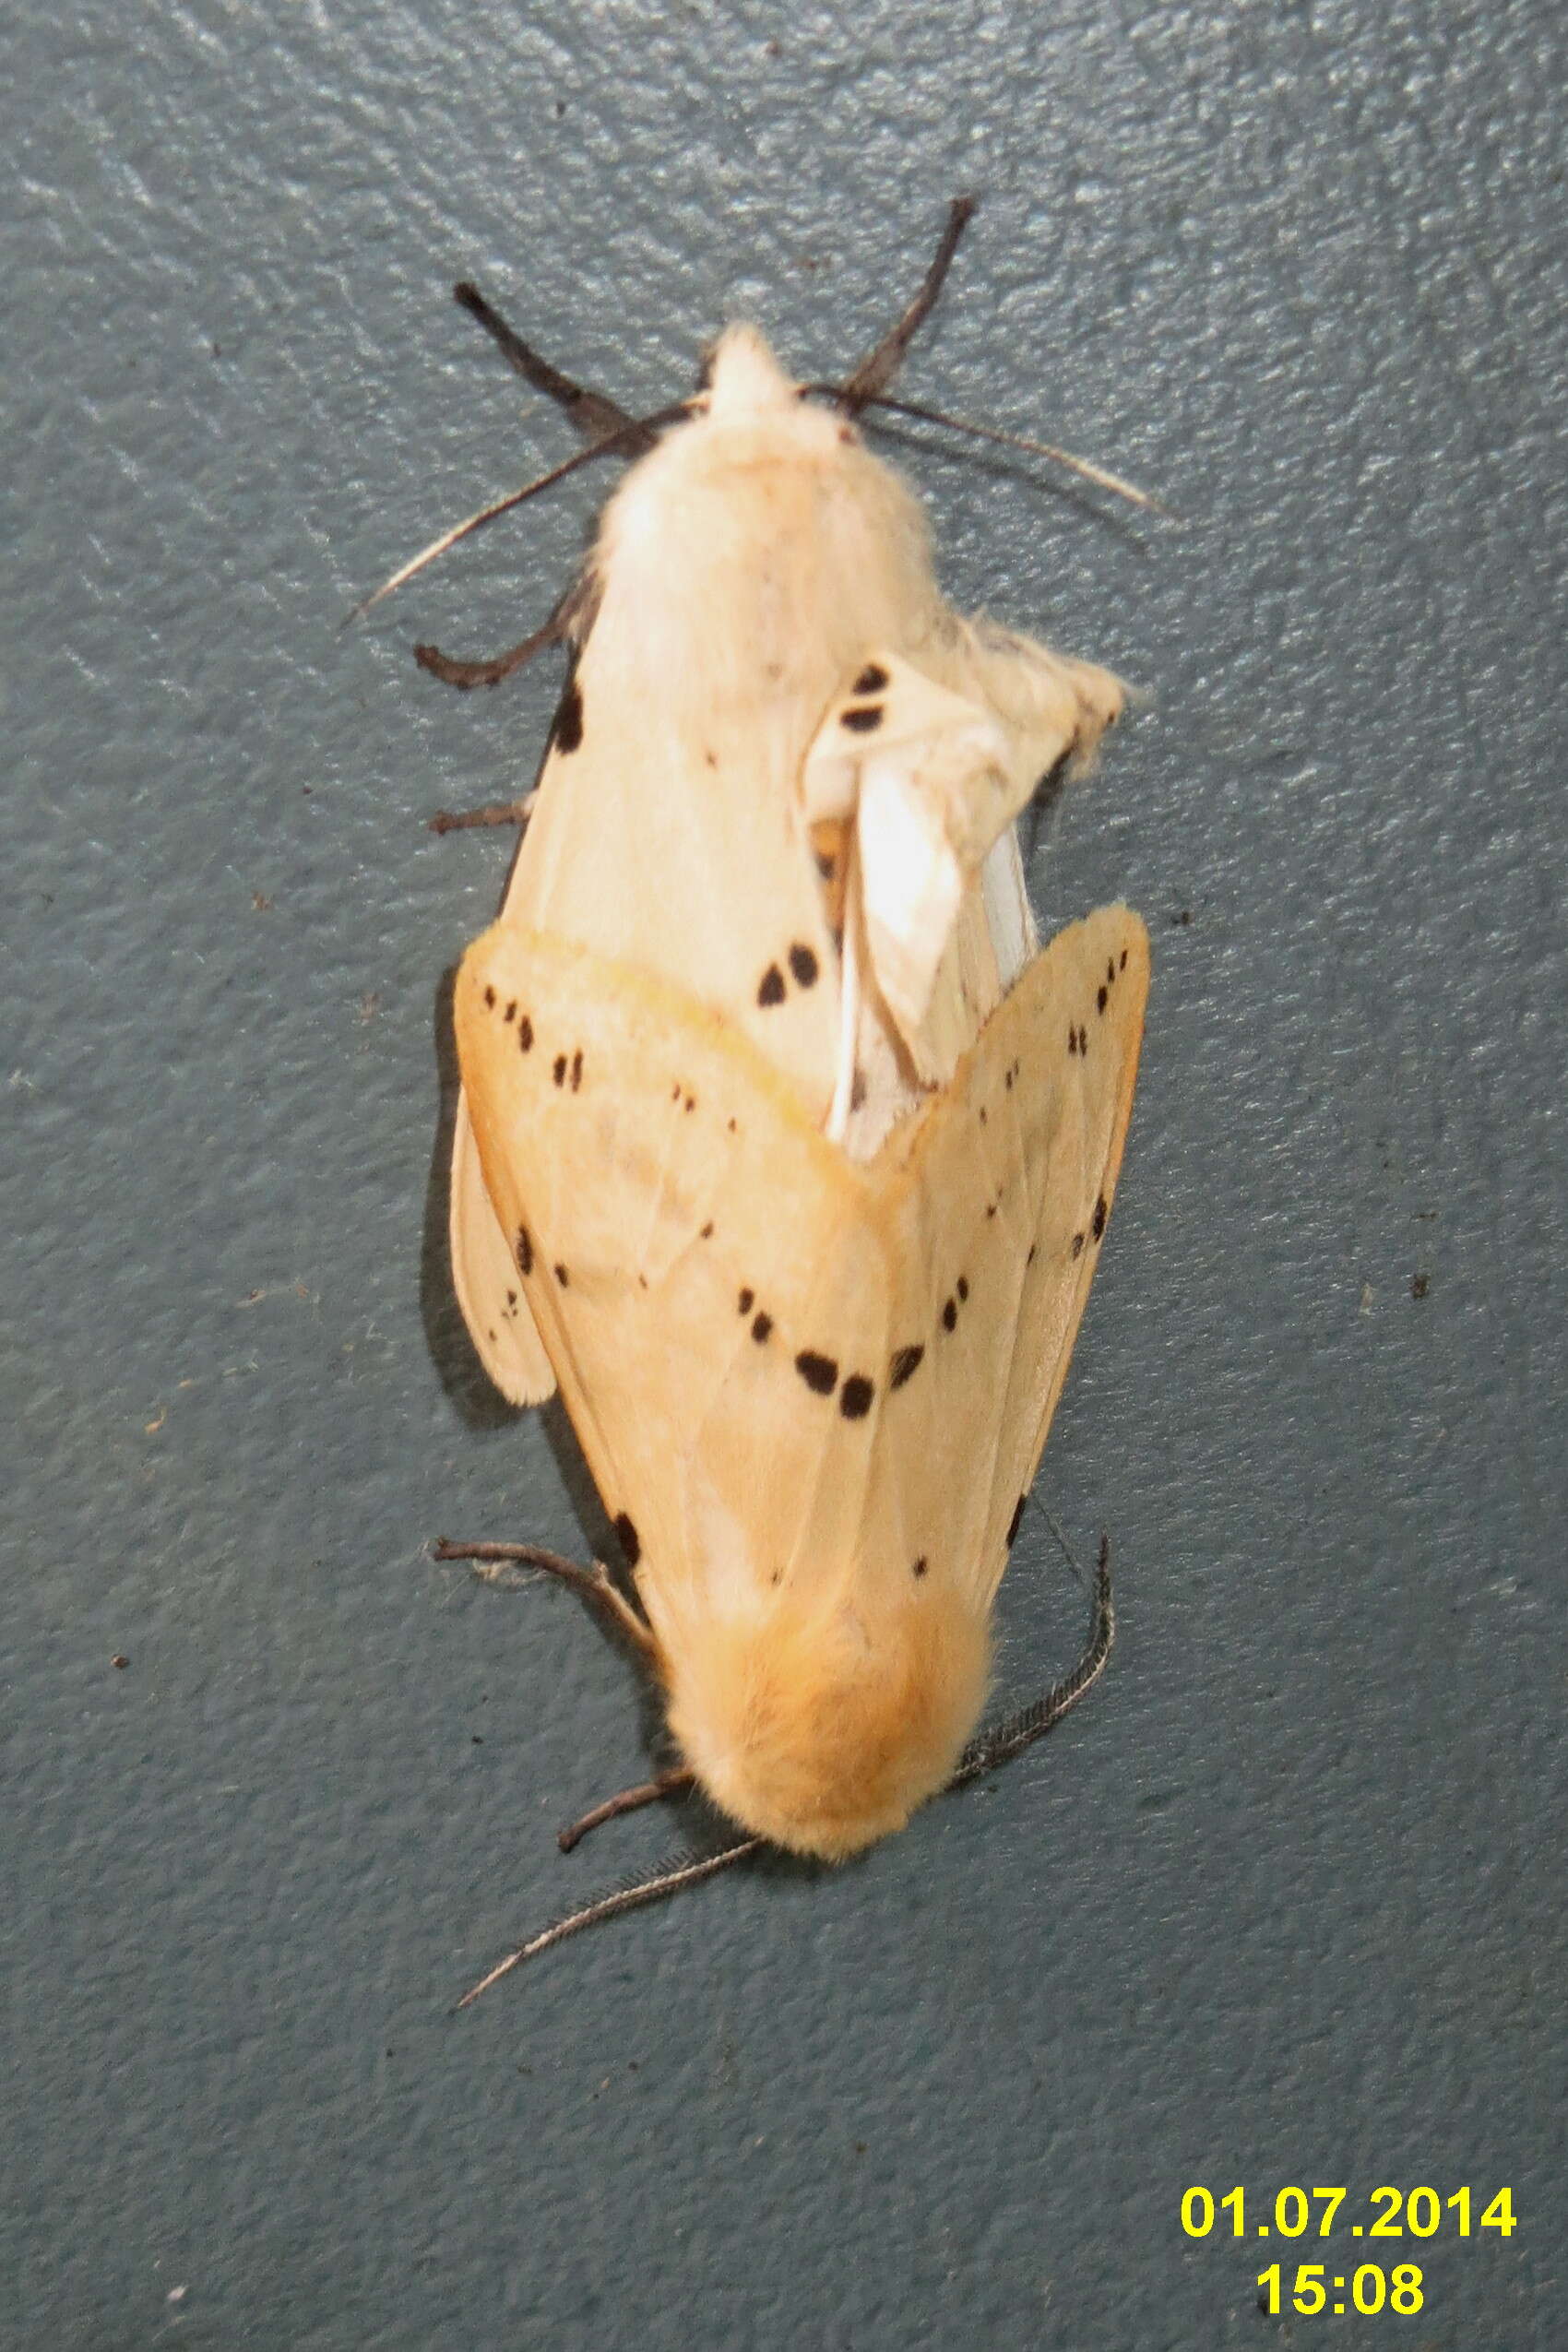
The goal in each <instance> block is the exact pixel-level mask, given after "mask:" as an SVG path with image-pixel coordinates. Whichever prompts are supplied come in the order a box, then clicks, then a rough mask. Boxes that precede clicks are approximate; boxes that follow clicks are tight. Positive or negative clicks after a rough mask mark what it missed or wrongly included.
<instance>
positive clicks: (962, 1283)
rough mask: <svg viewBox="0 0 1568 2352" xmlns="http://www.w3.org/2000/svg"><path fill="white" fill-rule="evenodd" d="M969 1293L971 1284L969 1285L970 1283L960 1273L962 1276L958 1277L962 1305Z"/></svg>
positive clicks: (959, 1301) (960, 1303) (959, 1300)
mask: <svg viewBox="0 0 1568 2352" xmlns="http://www.w3.org/2000/svg"><path fill="white" fill-rule="evenodd" d="M968 1295H969V1286H968V1282H967V1281H966V1280H965V1278H964V1277H963V1276H962V1275H960V1276H959V1277H958V1303H959V1305H960V1306H961V1305H962V1304H963V1302H964V1301H965V1300H966V1299H967V1298H968Z"/></svg>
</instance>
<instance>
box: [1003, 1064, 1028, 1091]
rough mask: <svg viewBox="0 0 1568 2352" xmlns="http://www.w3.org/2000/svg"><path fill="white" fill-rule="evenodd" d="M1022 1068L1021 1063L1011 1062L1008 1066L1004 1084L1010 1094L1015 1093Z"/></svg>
mask: <svg viewBox="0 0 1568 2352" xmlns="http://www.w3.org/2000/svg"><path fill="white" fill-rule="evenodd" d="M1022 1067H1023V1064H1022V1063H1021V1062H1009V1063H1008V1064H1007V1070H1006V1075H1004V1079H1003V1082H1002V1083H1003V1085H1004V1087H1006V1089H1007V1092H1008V1093H1009V1094H1011V1093H1012V1091H1013V1087H1014V1085H1015V1083H1016V1079H1017V1075H1018V1073H1019V1071H1020V1070H1021V1069H1022Z"/></svg>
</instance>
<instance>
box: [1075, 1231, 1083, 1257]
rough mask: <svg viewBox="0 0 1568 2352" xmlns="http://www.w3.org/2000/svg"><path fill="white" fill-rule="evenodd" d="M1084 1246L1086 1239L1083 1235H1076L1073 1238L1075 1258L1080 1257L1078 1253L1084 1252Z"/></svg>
mask: <svg viewBox="0 0 1568 2352" xmlns="http://www.w3.org/2000/svg"><path fill="white" fill-rule="evenodd" d="M1083 1246H1084V1237H1083V1235H1082V1234H1081V1233H1075V1234H1074V1236H1073V1255H1074V1256H1075V1257H1076V1256H1077V1255H1078V1253H1079V1252H1080V1251H1081V1250H1082V1248H1083Z"/></svg>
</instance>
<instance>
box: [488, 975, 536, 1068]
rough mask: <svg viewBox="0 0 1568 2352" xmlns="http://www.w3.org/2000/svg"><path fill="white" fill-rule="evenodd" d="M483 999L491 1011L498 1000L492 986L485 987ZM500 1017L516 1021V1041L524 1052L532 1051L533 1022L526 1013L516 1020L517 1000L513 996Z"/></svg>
mask: <svg viewBox="0 0 1568 2352" xmlns="http://www.w3.org/2000/svg"><path fill="white" fill-rule="evenodd" d="M484 1001H485V1004H486V1005H487V1006H488V1007H489V1009H490V1011H491V1012H494V1010H495V1007H496V1005H497V1004H498V1003H499V1001H500V1000H499V999H498V997H497V996H496V993H495V991H494V990H493V988H489V987H487V988H486V990H485V992H484ZM501 1017H502V1019H503V1020H504V1021H517V1043H518V1044H519V1045H520V1046H521V1047H522V1049H523V1051H524V1052H525V1053H529V1052H531V1051H533V1023H532V1022H531V1021H530V1020H529V1016H528V1015H527V1014H526V1013H525V1014H524V1015H523V1016H522V1019H521V1020H520V1021H518V1020H517V998H516V997H515V996H514V997H513V999H512V1001H511V1003H510V1004H508V1005H507V1007H506V1010H505V1012H504V1013H503V1014H502V1016H501Z"/></svg>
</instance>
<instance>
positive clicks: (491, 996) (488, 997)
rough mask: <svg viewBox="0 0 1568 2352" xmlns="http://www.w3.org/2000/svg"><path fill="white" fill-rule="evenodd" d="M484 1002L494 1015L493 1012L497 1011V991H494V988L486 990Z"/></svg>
mask: <svg viewBox="0 0 1568 2352" xmlns="http://www.w3.org/2000/svg"><path fill="white" fill-rule="evenodd" d="M484 1001H485V1003H486V1004H488V1005H489V1007H490V1009H491V1011H492V1012H494V1010H495V991H494V990H493V988H487V989H486V990H485V992H484Z"/></svg>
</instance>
